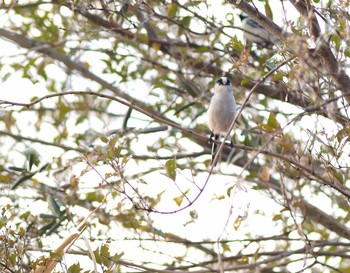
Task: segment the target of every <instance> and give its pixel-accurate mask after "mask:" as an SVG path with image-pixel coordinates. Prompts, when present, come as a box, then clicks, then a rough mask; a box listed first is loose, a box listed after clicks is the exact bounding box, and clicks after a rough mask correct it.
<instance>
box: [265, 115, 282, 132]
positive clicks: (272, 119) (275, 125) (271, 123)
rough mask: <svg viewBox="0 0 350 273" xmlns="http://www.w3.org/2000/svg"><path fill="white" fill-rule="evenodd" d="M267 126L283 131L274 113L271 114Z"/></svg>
mask: <svg viewBox="0 0 350 273" xmlns="http://www.w3.org/2000/svg"><path fill="white" fill-rule="evenodd" d="M267 125H269V126H271V127H272V128H274V129H277V130H281V125H280V124H279V123H278V121H277V119H276V116H275V114H274V113H272V112H271V113H270V115H269V118H268V120H267Z"/></svg>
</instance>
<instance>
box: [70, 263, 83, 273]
mask: <svg viewBox="0 0 350 273" xmlns="http://www.w3.org/2000/svg"><path fill="white" fill-rule="evenodd" d="M81 269H82V268H81V267H80V263H79V262H78V263H76V264H73V265H71V266H70V267H69V268H68V269H67V273H80V272H81Z"/></svg>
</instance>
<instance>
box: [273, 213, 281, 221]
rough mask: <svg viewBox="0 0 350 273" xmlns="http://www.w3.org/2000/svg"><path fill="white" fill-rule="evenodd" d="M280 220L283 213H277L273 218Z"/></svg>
mask: <svg viewBox="0 0 350 273" xmlns="http://www.w3.org/2000/svg"><path fill="white" fill-rule="evenodd" d="M278 220H282V215H281V214H276V215H274V216H273V218H272V221H278Z"/></svg>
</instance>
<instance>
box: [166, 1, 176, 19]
mask: <svg viewBox="0 0 350 273" xmlns="http://www.w3.org/2000/svg"><path fill="white" fill-rule="evenodd" d="M167 11H168V17H170V18H174V17H175V15H176V13H177V4H176V3H171V4H169V5H168V7H167Z"/></svg>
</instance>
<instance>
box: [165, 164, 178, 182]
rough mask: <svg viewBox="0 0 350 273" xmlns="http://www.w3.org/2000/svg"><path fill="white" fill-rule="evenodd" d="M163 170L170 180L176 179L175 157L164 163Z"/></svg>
mask: <svg viewBox="0 0 350 273" xmlns="http://www.w3.org/2000/svg"><path fill="white" fill-rule="evenodd" d="M165 170H166V173H167V175H168V177H170V178H171V179H172V180H174V181H175V179H176V159H175V158H173V159H169V160H168V161H167V162H166V163H165Z"/></svg>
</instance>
